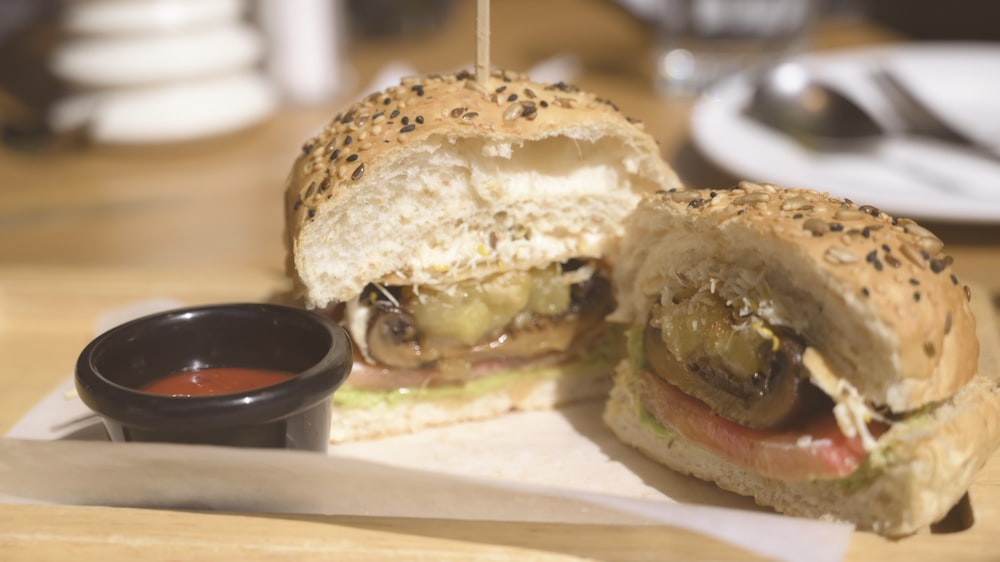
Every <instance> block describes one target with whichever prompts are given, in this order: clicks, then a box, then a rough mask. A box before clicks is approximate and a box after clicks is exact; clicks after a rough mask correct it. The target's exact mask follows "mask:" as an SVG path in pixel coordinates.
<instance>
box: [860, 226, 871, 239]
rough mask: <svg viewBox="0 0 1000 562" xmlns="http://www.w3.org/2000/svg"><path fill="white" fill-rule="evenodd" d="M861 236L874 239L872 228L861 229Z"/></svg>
mask: <svg viewBox="0 0 1000 562" xmlns="http://www.w3.org/2000/svg"><path fill="white" fill-rule="evenodd" d="M861 235H862V236H864V237H865V238H871V237H872V231H871V229H870V228H868V227H867V226H866V227H864V228H863V229H861Z"/></svg>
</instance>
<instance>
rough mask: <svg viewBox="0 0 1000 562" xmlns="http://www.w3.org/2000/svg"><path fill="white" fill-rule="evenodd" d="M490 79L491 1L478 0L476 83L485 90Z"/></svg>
mask: <svg viewBox="0 0 1000 562" xmlns="http://www.w3.org/2000/svg"><path fill="white" fill-rule="evenodd" d="M489 79H490V0H478V3H477V11H476V81H477V82H478V83H479V84H480V85H481V86H483V87H484V88H485V87H486V86H487V84H488V83H489Z"/></svg>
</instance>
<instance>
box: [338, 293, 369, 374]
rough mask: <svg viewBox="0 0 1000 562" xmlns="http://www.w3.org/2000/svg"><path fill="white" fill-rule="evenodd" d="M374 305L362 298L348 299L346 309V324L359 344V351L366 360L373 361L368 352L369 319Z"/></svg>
mask: <svg viewBox="0 0 1000 562" xmlns="http://www.w3.org/2000/svg"><path fill="white" fill-rule="evenodd" d="M371 315H372V306H371V305H370V303H363V302H361V299H360V298H358V299H354V300H350V301H347V306H346V307H345V309H344V320H345V322H344V324H345V327H346V328H347V331H348V333H350V334H351V339H353V340H354V344H355V345H356V346H358V351H360V352H361V356H362V357H364V358H365V361H368V362H369V363H373V361H372V358H371V355H369V353H368V321H369V320H370V319H371Z"/></svg>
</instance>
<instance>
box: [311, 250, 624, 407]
mask: <svg viewBox="0 0 1000 562" xmlns="http://www.w3.org/2000/svg"><path fill="white" fill-rule="evenodd" d="M613 306H614V302H613V299H612V296H611V291H610V283H609V281H608V279H607V276H606V275H605V273H604V272H603V271H602V266H601V264H600V263H599V262H597V261H595V260H570V261H568V262H564V263H560V264H553V265H551V266H549V267H547V268H536V269H532V270H527V271H521V270H519V271H507V272H500V273H495V274H493V275H490V276H488V277H485V278H482V279H470V280H466V281H461V282H458V283H455V284H452V285H448V286H428V285H423V286H383V285H374V284H372V285H369V286H368V287H367V288H366V289H365V291H364V292H363V293H362V294H361V295H360V296H359V298H358V299H356V300H355V301H353V302H350V303H342V304H340V305H338V306H335V307H333V308H332V309H330V311H329V312H330V314H331V315H333V316H334V318H335V319H337V320H338V321H340V322H342V323H343V324H344V325H345V326H346V327H347V329H348V331H349V332H350V333H351V336H352V340H353V341H354V343H355V366H354V369H353V371H352V373H351V376H350V378H349V379H348V382H347V384H346V385H345V389H344V390H346V392H344V393H343V395H347V394H350V391H351V390H352V389H353V390H357V391H365V392H378V393H392V392H397V393H398V392H401V391H402V392H405V393H411V392H412V391H413V390H429V389H434V388H438V387H442V386H450V387H455V386H462V385H465V384H467V383H469V382H470V381H472V380H475V379H479V378H483V377H486V376H489V375H493V374H497V373H500V372H503V371H509V370H511V369H514V368H518V369H524V368H528V367H545V366H553V365H558V364H562V363H565V362H568V361H570V360H572V359H574V358H575V357H576V356H577V355H579V353H580V350H581V349H584V348H585V347H586V346H587V345H588V343H593V342H595V341H596V340H598V339H599V338H600V336H601V335H602V333H603V331H604V322H603V319H604V316H605V315H606V314H607V313H608V312H609V311H610V310H611V308H612V307H613Z"/></svg>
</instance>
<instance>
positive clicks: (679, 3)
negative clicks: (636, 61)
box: [645, 0, 821, 95]
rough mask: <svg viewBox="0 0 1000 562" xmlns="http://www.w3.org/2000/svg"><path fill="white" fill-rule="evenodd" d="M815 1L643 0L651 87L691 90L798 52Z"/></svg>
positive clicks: (664, 90) (668, 90)
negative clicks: (649, 33)
mask: <svg viewBox="0 0 1000 562" xmlns="http://www.w3.org/2000/svg"><path fill="white" fill-rule="evenodd" d="M820 2H821V0H645V4H646V17H647V19H648V20H650V21H651V22H652V23H653V25H655V28H656V43H655V46H654V48H655V52H654V57H655V58H654V62H655V67H654V68H655V78H654V79H655V86H656V89H657V90H658V91H659V92H661V93H663V94H666V95H696V94H698V93H700V92H702V91H704V90H705V88H707V87H709V86H711V85H712V84H713V83H715V82H716V81H718V80H719V79H720V78H723V77H725V76H727V75H729V74H732V73H733V72H736V71H740V70H744V69H752V68H757V67H761V66H763V65H766V64H768V63H771V62H773V61H775V60H776V59H778V58H780V57H783V56H786V55H789V54H792V53H795V52H798V51H800V50H801V49H802V48H803V47H804V45H805V44H806V41H807V39H808V32H809V28H810V26H811V24H812V22H813V20H814V17H815V14H816V12H817V10H818V7H819V4H820Z"/></svg>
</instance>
